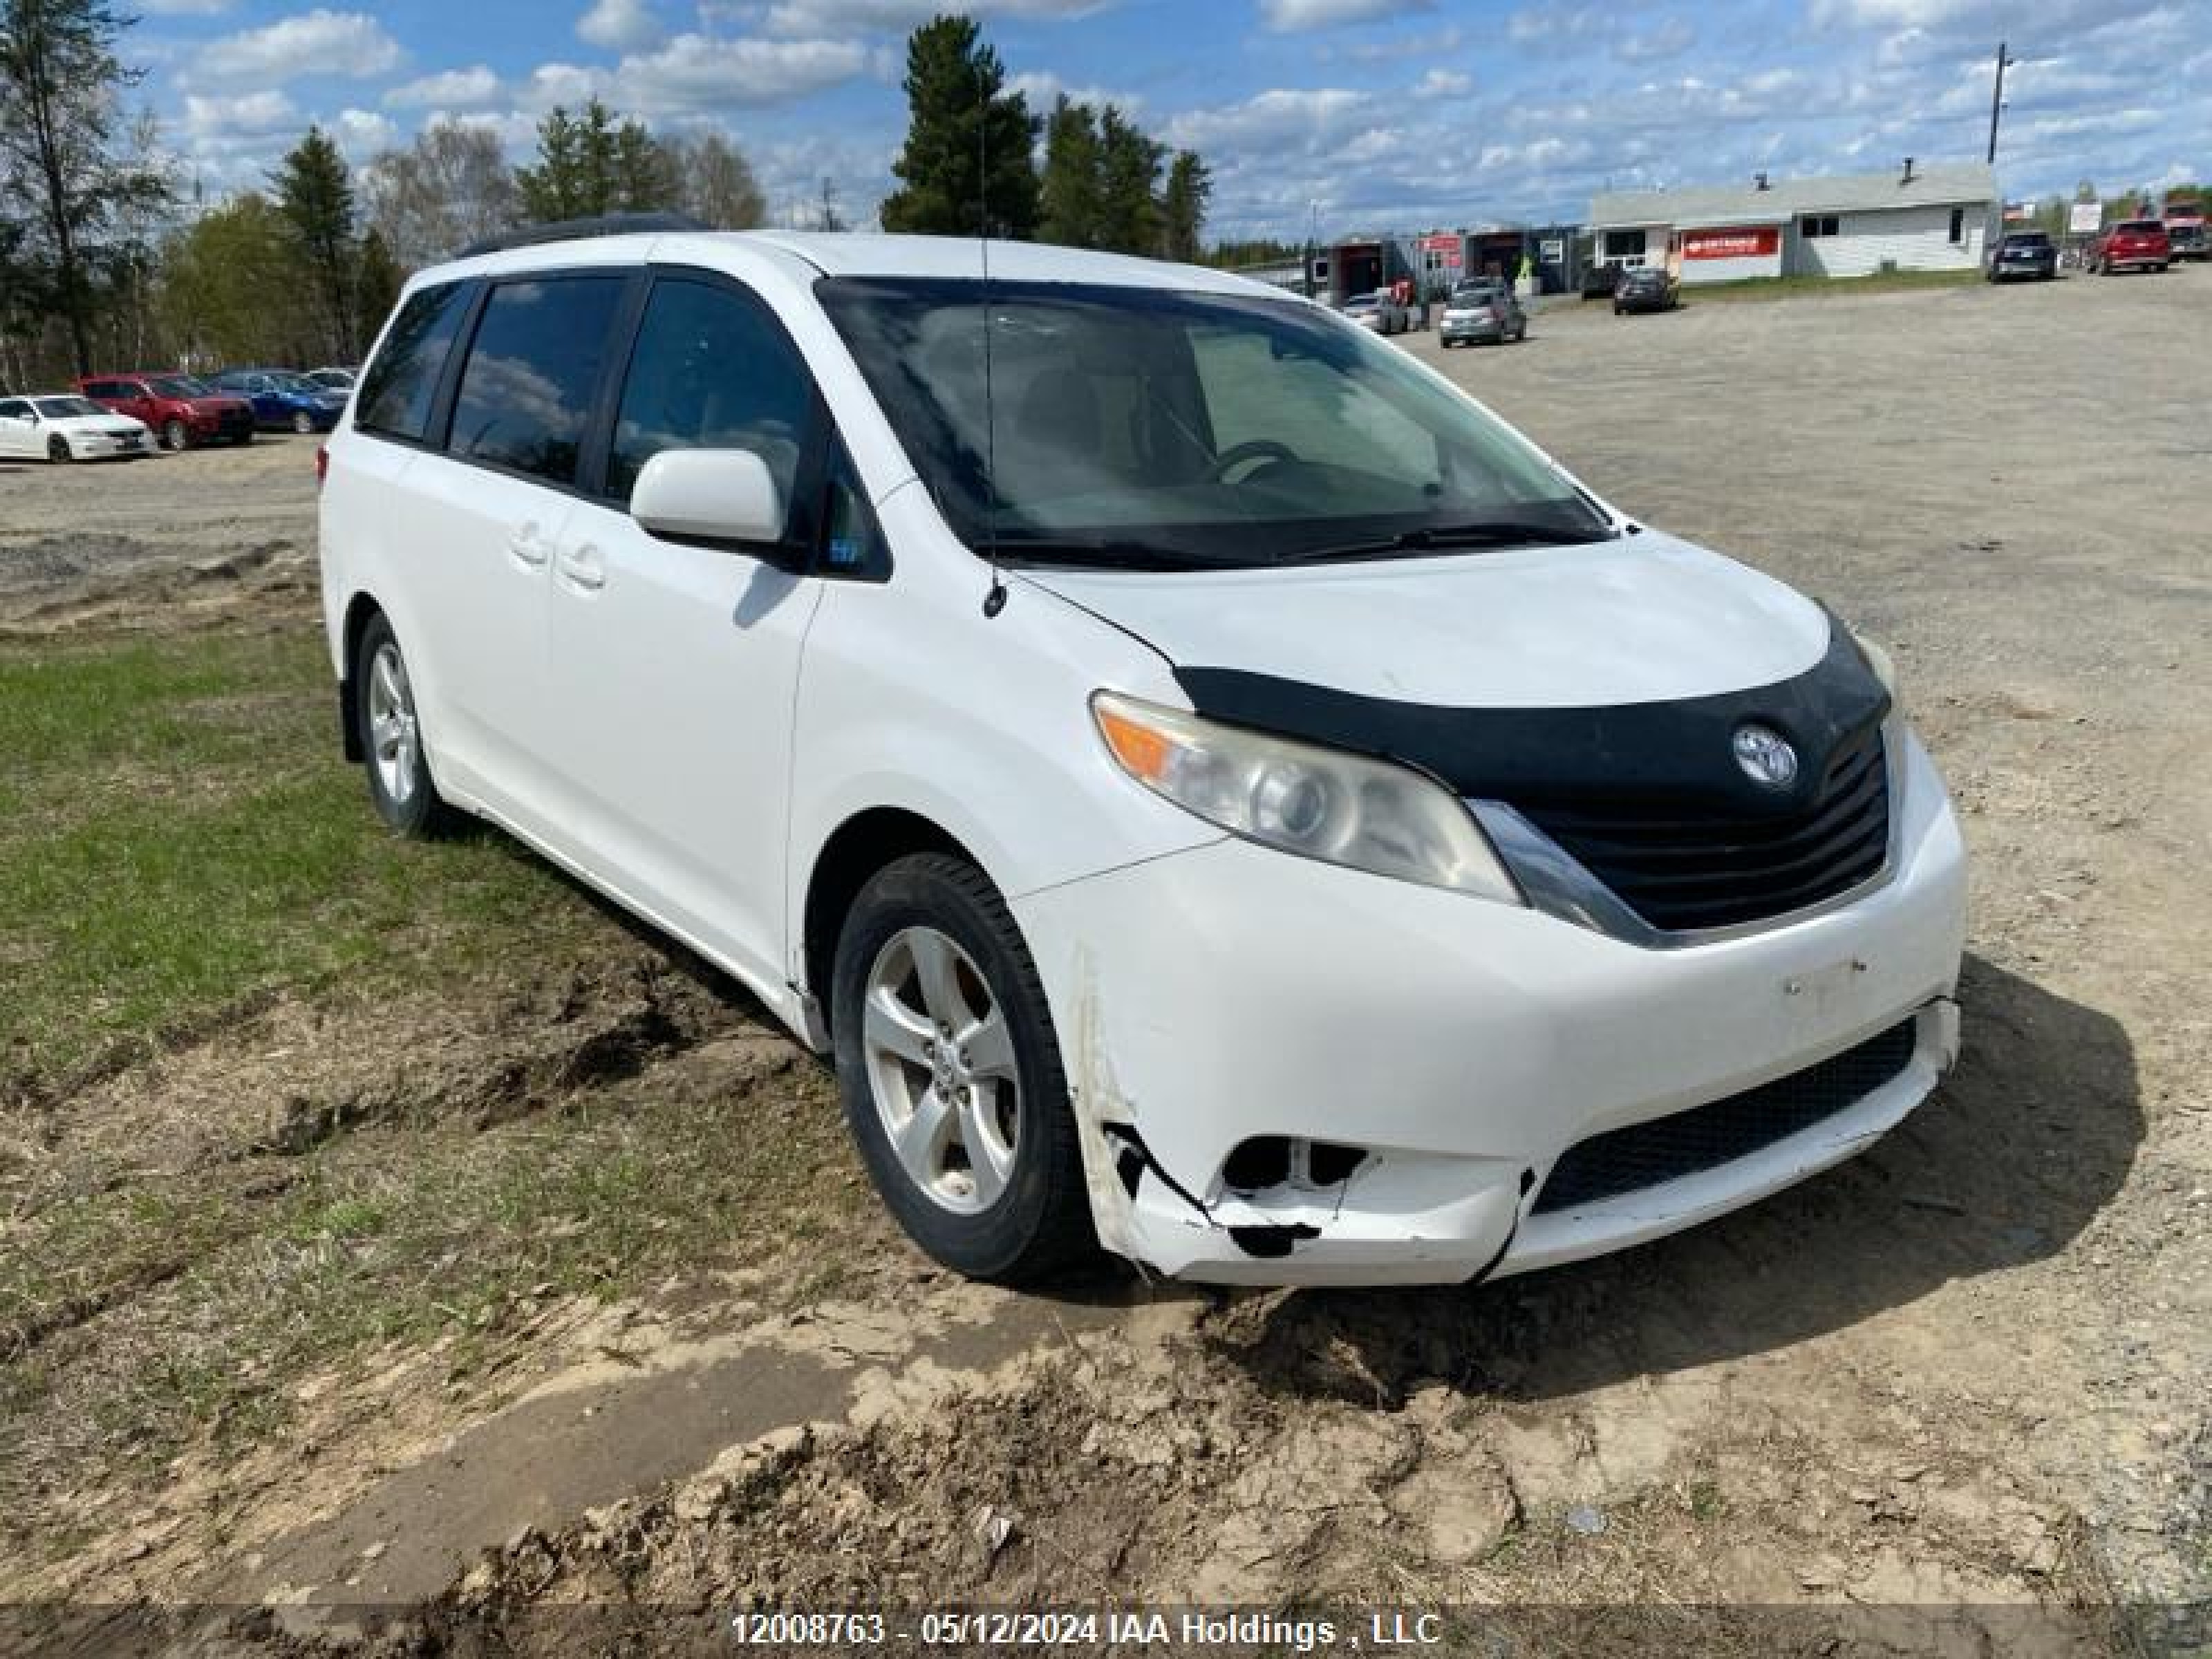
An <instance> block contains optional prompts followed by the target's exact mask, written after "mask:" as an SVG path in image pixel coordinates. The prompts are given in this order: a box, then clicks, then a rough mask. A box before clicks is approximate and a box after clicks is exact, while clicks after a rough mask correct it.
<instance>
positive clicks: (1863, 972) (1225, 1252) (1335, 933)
mask: <svg viewBox="0 0 2212 1659" xmlns="http://www.w3.org/2000/svg"><path fill="white" fill-rule="evenodd" d="M1904 785H1905V787H1903V789H1902V790H1901V792H1900V795H1899V810H1900V811H1901V812H1902V814H1903V821H1902V823H1901V825H1900V827H1899V829H1900V833H1899V836H1898V839H1897V842H1896V847H1897V854H1896V864H1895V866H1894V867H1893V872H1892V875H1891V878H1890V879H1889V880H1888V881H1887V883H1886V884H1883V885H1882V886H1881V887H1880V888H1879V889H1877V890H1875V891H1873V892H1871V893H1869V894H1868V895H1867V896H1864V897H1863V898H1862V899H1861V900H1859V901H1857V902H1854V903H1852V904H1850V905H1849V906H1847V907H1845V908H1841V909H1837V910H1832V911H1829V912H1826V913H1825V914H1821V915H1814V916H1811V917H1808V919H1806V920H1804V921H1799V922H1796V923H1794V924H1790V925H1788V926H1784V927H1776V928H1774V929H1771V930H1770V931H1767V932H1763V933H1752V934H1747V935H1744V936H1741V937H1736V938H1731V939H1724V940H1720V941H1717V942H1714V943H1711V944H1707V945H1697V946H1694V947H1691V948H1686V949H1680V950H1674V951H1654V950H1649V949H1645V948H1643V947H1640V946H1638V945H1631V944H1627V943H1625V942H1623V941H1621V940H1619V939H1611V938H1608V937H1606V936H1605V935H1602V934H1600V933H1594V932H1592V931H1590V930H1589V929H1587V928H1584V927H1578V926H1576V925H1575V924H1573V923H1571V922H1567V921H1559V920H1557V919H1554V918H1553V917H1550V916H1547V915H1541V914H1539V913H1537V912H1534V911H1530V910H1524V909H1519V908H1512V907H1509V906H1505V905H1501V904H1497V903H1494V902H1488V901H1485V900H1482V899H1478V898H1474V897H1470V896H1466V895H1462V894H1456V893H1449V892H1443V891H1439V890H1434V889H1430V888H1424V887H1419V886H1414V885H1412V884H1407V883H1404V882H1397V881H1391V880H1387V879H1384V878H1379V877H1375V876H1370V875H1365V874H1362V873H1360V872H1354V871H1350V870H1344V869H1340V868H1337V867H1334V866H1327V865H1321V864H1316V863H1313V862H1311V861H1309V860H1299V859H1295V858H1291V857H1287V856H1285V855H1284V854H1279V853H1275V852H1273V851H1270V850H1268V849H1266V848H1259V847H1255V846H1253V845H1251V844H1250V843H1248V842H1241V841H1223V842H1215V843H1212V844H1211V845H1208V846H1206V847H1202V848H1195V849H1193V850H1191V851H1188V852H1184V853H1179V854H1173V855H1170V856H1169V857H1166V858H1162V859H1157V860H1152V861H1150V862H1148V863H1145V864H1141V865H1137V866H1131V867H1128V868H1126V869H1122V870H1117V871H1114V872H1109V873H1106V874H1103V875H1100V876H1097V877H1093V878H1088V879H1085V880H1082V881H1078V882H1073V883H1069V884H1065V885H1063V886H1060V887H1055V888H1053V889H1050V890H1046V891H1043V892H1040V893H1035V894H1031V895H1029V896H1026V897H1024V898H1023V899H1021V900H1019V901H1018V902H1016V903H1015V905H1014V910H1015V914H1016V915H1017V917H1018V920H1019V921H1020V923H1021V926H1022V927H1023V930H1024V934H1025V936H1026V937H1027V938H1028V939H1029V940H1030V945H1031V947H1032V949H1033V950H1034V951H1035V952H1036V957H1037V959H1038V962H1039V964H1040V967H1041V969H1042V972H1043V975H1044V979H1045V984H1046V991H1047V994H1048V998H1049V999H1050V1000H1051V1002H1052V1006H1053V1013H1054V1020H1055V1022H1056V1024H1058V1027H1059V1030H1060V1039H1061V1047H1062V1050H1063V1054H1064V1058H1065V1060H1066V1070H1067V1074H1068V1079H1069V1085H1070V1092H1071V1097H1072V1102H1073V1108H1074V1111H1075V1115H1076V1119H1077V1123H1078V1127H1079V1132H1080V1134H1081V1136H1082V1139H1083V1145H1084V1152H1085V1167H1086V1174H1087V1177H1088V1180H1089V1182H1090V1190H1091V1207H1092V1212H1093V1215H1094V1218H1095V1219H1096V1222H1097V1228H1098V1232H1099V1237H1100V1239H1101V1241H1102V1243H1104V1244H1105V1245H1106V1246H1107V1248H1108V1249H1112V1250H1115V1251H1116V1252H1118V1253H1120V1254H1121V1255H1127V1256H1128V1257H1130V1258H1131V1259H1133V1260H1134V1261H1138V1262H1139V1263H1142V1264H1143V1265H1145V1266H1146V1267H1149V1268H1151V1269H1152V1270H1155V1271H1158V1272H1160V1273H1167V1274H1170V1275H1176V1276H1181V1277H1183V1278H1188V1279H1199V1280H1206V1281H1212V1282H1219V1283H1242V1284H1298V1285H1330V1284H1339V1285H1354V1284H1357V1285H1383V1284H1427V1283H1451V1282H1458V1281H1462V1280H1466V1279H1474V1278H1478V1277H1481V1276H1485V1275H1486V1274H1502V1273H1518V1272H1523V1271H1527V1270H1528V1269H1531V1268H1534V1267H1546V1266H1550V1265H1553V1264H1555V1263H1559V1262H1564V1261H1574V1260H1577V1259H1579V1258H1582V1257H1585V1256H1589V1255H1598V1254H1601V1253H1602V1252H1604V1251H1607V1250H1611V1249H1620V1248H1622V1247H1624V1246H1626V1245H1630V1244H1634V1243H1641V1242H1643V1241H1644V1240H1647V1239H1651V1238H1656V1237H1661V1236H1662V1235H1663V1234H1666V1233H1669V1232H1673V1231H1677V1230H1679V1229H1680V1228H1683V1227H1687V1226H1691V1225H1695V1224H1696V1223H1698V1222H1700V1221H1703V1220H1705V1219H1707V1218H1711V1217H1713V1216H1717V1215H1719V1214H1721V1213H1723V1212H1726V1211H1728V1210H1730V1209H1734V1208H1736V1207H1738V1206H1741V1205H1743V1204H1746V1203H1749V1202H1751V1201H1753V1200H1756V1199H1759V1198H1761V1197H1764V1196H1765V1195H1766V1194H1770V1193H1772V1192H1774V1191H1777V1190H1778V1189H1779V1188H1783V1187H1786V1186H1788V1185H1790V1184H1791V1183H1792V1182H1796V1181H1799V1180H1802V1179H1803V1178H1804V1177H1805V1176H1808V1175H1811V1174H1813V1173H1814V1172H1815V1171H1816V1170H1821V1169H1824V1168H1826V1167H1827V1166H1828V1165H1830V1164H1835V1163H1838V1162H1840V1161H1841V1160H1843V1159H1844V1158H1849V1157H1850V1156H1851V1155H1852V1154H1853V1153H1855V1152H1858V1151H1859V1150H1861V1149H1862V1148H1863V1147H1864V1146H1867V1145H1868V1144H1869V1142H1871V1141H1872V1140H1874V1139H1875V1138H1876V1137H1878V1136H1880V1135H1881V1133H1883V1132H1884V1131H1886V1130H1887V1129H1888V1128H1890V1127H1892V1126H1893V1125H1894V1124H1895V1123H1896V1122H1897V1121H1899V1120H1900V1119H1901V1118H1903V1117H1904V1116H1905V1114H1906V1113H1908V1112H1909V1111H1911V1109H1912V1108H1913V1107H1914V1106H1915V1105H1916V1104H1917V1103H1919V1101H1920V1100H1921V1099H1923V1097H1925V1096H1926V1095H1927V1093H1928V1091H1929V1090H1930V1089H1931V1088H1933V1087H1934V1085H1935V1083H1936V1079H1937V1077H1938V1075H1939V1074H1940V1073H1942V1071H1943V1070H1944V1069H1945V1068H1947V1067H1948V1066H1949V1065H1950V1064H1951V1062H1952V1060H1954V1058H1955V1056H1956V1054H1957V1051H1958V1016H1957V1010H1956V1007H1955V1006H1954V1004H1953V1002H1952V1001H1951V1000H1950V998H1951V996H1952V994H1953V991H1954V986H1955V983H1956V978H1957V973H1958V963H1959V958H1960V950H1961V947H1962V943H1963V937H1964V927H1965V863H1964V854H1963V850H1962V848H1961V847H1960V840H1959V834H1958V829H1957V826H1956V823H1954V820H1953V818H1952V816H1951V813H1950V810H1949V805H1948V800H1947V799H1946V798H1945V795H1944V793H1943V789H1942V784H1941V781H1939V780H1938V779H1937V777H1936V773H1935V771H1934V769H1933V767H1932V766H1931V765H1930V764H1929V762H1928V759H1927V757H1926V756H1925V754H1924V752H1923V751H1922V750H1921V749H1920V746H1919V744H1917V742H1909V747H1908V753H1907V757H1906V762H1905V779H1904ZM1906 1020H1910V1021H1911V1022H1912V1030H1911V1051H1910V1054H1909V1057H1908V1058H1906V1059H1905V1060H1904V1061H1903V1064H1902V1065H1901V1066H1900V1067H1899V1069H1897V1070H1896V1071H1895V1073H1894V1074H1893V1075H1891V1076H1889V1077H1887V1079H1885V1080H1884V1081H1882V1082H1881V1084H1880V1085H1879V1086H1875V1087H1873V1088H1872V1089H1870V1090H1869V1091H1868V1092H1867V1093H1865V1094H1864V1095H1863V1097H1860V1098H1857V1099H1856V1100H1852V1101H1850V1102H1849V1103H1846V1104H1844V1105H1843V1106H1842V1107H1841V1109H1838V1110H1835V1111H1832V1112H1830V1113H1828V1114H1826V1115H1823V1116H1822V1117H1820V1120H1819V1121H1815V1122H1813V1123H1811V1124H1810V1125H1809V1126H1808V1127H1804V1128H1802V1129H1800V1130H1799V1131H1797V1132H1796V1133H1791V1134H1788V1135H1786V1136H1784V1138H1782V1139H1778V1140H1774V1141H1771V1143H1769V1144H1765V1145H1763V1146H1759V1149H1758V1150H1756V1151H1753V1152H1747V1154H1745V1155H1744V1156H1741V1157H1739V1158H1733V1159H1731V1160H1729V1161H1728V1162H1726V1163H1723V1164H1719V1165H1718V1166H1717V1167H1712V1168H1706V1169H1701V1170H1696V1171H1694V1172H1692V1173H1689V1174H1686V1175H1683V1176H1679V1177H1677V1178H1674V1179H1669V1180H1666V1181H1664V1182H1662V1183H1660V1184H1656V1185H1651V1186H1647V1187H1644V1188H1640V1189H1637V1190H1632V1191H1628V1192H1624V1193H1620V1194H1617V1195H1614V1196H1611V1197H1607V1198H1602V1199H1599V1200H1595V1201H1592V1202H1589V1203H1586V1204H1577V1205H1573V1206H1565V1207H1558V1208H1552V1209H1546V1208H1544V1207H1542V1204H1541V1194H1542V1189H1543V1185H1544V1182H1545V1181H1546V1180H1547V1177H1548V1176H1550V1174H1551V1172H1552V1170H1553V1166H1554V1165H1555V1164H1557V1163H1558V1161H1559V1158H1560V1157H1561V1155H1562V1154H1563V1153H1565V1152H1567V1151H1568V1150H1569V1149H1570V1148H1571V1147H1573V1146H1576V1145H1577V1143H1580V1142H1582V1141H1584V1140H1586V1139H1589V1137H1591V1136H1593V1135H1597V1134H1601V1133H1606V1132H1607V1131H1611V1130H1616V1129H1620V1128H1622V1127H1626V1126H1633V1125H1637V1124H1640V1123H1644V1122H1645V1121H1650V1120H1656V1119H1660V1118H1662V1117H1665V1116H1668V1115H1672V1114H1674V1113H1679V1112H1683V1111H1686V1110H1688V1109H1692V1108H1693V1107H1699V1106H1702V1105H1705V1104H1706V1103H1711V1102H1716V1101H1721V1100H1724V1099H1727V1098H1729V1097H1735V1096H1738V1095H1740V1094H1741V1093H1743V1092H1744V1091H1751V1090H1753V1089H1756V1088H1758V1087H1759V1085H1765V1084H1768V1083H1771V1082H1772V1081H1773V1080H1775V1079H1785V1078H1789V1077H1791V1076H1792V1075H1793V1074H1796V1073H1801V1072H1803V1071H1805V1070H1806V1069H1807V1068H1808V1067H1810V1066H1815V1065H1817V1064H1819V1063H1820V1062H1821V1061H1824V1060H1827V1059H1828V1058H1829V1057H1831V1056H1833V1055H1837V1054H1840V1053H1842V1052H1843V1051H1844V1050H1847V1049H1850V1048H1854V1047H1855V1046H1856V1045H1858V1044H1860V1043H1862V1042H1865V1041H1867V1040H1868V1039H1869V1038H1872V1037H1874V1036H1876V1035H1877V1034H1879V1033H1882V1032H1885V1031H1888V1030H1892V1029H1893V1028H1894V1027H1897V1026H1898V1025H1899V1024H1900V1023H1901V1022H1904V1021H1906ZM1278 1140H1279V1141H1281V1142H1283V1143H1285V1144H1287V1145H1290V1146H1296V1147H1299V1148H1318V1149H1328V1151H1329V1152H1331V1153H1332V1155H1333V1156H1334V1157H1335V1158H1336V1159H1337V1162H1336V1163H1335V1164H1332V1165H1331V1166H1330V1167H1331V1169H1332V1170H1338V1169H1341V1168H1342V1167H1343V1165H1344V1164H1345V1163H1346V1162H1352V1160H1354V1159H1356V1162H1352V1167H1351V1168H1350V1170H1349V1173H1348V1174H1342V1175H1337V1176H1334V1178H1332V1179H1330V1180H1328V1181H1325V1182H1324V1181H1319V1180H1316V1179H1314V1178H1312V1173H1311V1172H1312V1171H1314V1170H1319V1169H1321V1168H1322V1164H1321V1162H1320V1158H1319V1156H1318V1154H1317V1153H1316V1154H1315V1155H1314V1156H1313V1157H1312V1158H1311V1160H1310V1162H1309V1160H1308V1158H1307V1157H1306V1156H1305V1155H1304V1154H1303V1153H1302V1154H1301V1156H1300V1157H1299V1158H1297V1159H1296V1160H1294V1162H1293V1164H1291V1173H1290V1174H1289V1175H1287V1176H1285V1178H1284V1179H1281V1180H1279V1181H1275V1182H1264V1183H1263V1182H1252V1181H1249V1180H1247V1181H1242V1182H1240V1181H1238V1180H1237V1179H1235V1178H1234V1177H1235V1176H1237V1172H1238V1169H1239V1165H1238V1164H1237V1162H1236V1161H1234V1160H1235V1158H1237V1157H1238V1156H1241V1151H1242V1149H1247V1148H1248V1147H1249V1145H1250V1144H1251V1143H1254V1142H1255V1141H1265V1142H1273V1141H1278Z"/></svg>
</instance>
